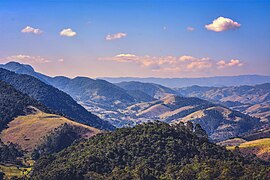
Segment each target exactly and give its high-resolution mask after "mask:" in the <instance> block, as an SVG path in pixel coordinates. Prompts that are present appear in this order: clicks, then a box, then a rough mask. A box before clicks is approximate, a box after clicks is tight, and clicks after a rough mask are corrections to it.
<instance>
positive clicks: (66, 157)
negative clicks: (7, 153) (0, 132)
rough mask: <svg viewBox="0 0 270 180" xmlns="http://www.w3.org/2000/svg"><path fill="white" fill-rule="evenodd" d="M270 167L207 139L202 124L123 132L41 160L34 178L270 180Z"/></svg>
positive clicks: (153, 125) (159, 125)
mask: <svg viewBox="0 0 270 180" xmlns="http://www.w3.org/2000/svg"><path fill="white" fill-rule="evenodd" d="M269 171H270V168H269V166H267V164H266V163H263V162H261V161H259V160H258V159H256V158H253V159H251V158H248V157H243V156H241V155H240V154H237V153H232V152H230V151H228V150H226V149H225V148H223V147H220V146H218V145H215V144H213V143H211V142H209V141H208V140H207V137H206V136H205V132H204V131H203V130H202V129H201V127H200V126H198V125H196V126H195V127H193V126H192V125H190V124H189V125H187V126H185V125H183V124H178V125H173V126H170V125H168V124H166V123H161V122H156V123H148V124H142V125H137V126H136V127H134V128H122V129H117V130H116V131H115V132H112V133H106V134H102V135H99V136H96V137H94V138H91V139H89V140H87V141H85V142H80V143H76V144H74V145H73V146H71V147H69V148H67V149H64V150H63V151H61V152H59V153H57V154H54V155H52V156H47V157H44V158H41V159H39V160H38V161H37V162H36V163H35V164H34V167H33V172H32V174H31V175H32V176H31V179H34V180H35V179H50V180H57V179H147V180H148V179H149V180H154V179H269V178H270V174H269Z"/></svg>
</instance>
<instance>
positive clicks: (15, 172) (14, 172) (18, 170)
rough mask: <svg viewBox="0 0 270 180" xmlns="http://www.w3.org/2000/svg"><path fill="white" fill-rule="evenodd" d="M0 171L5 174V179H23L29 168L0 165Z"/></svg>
mask: <svg viewBox="0 0 270 180" xmlns="http://www.w3.org/2000/svg"><path fill="white" fill-rule="evenodd" d="M0 171H1V172H3V173H5V177H6V178H8V179H10V178H12V177H14V176H17V177H19V178H20V177H25V176H27V175H28V174H29V173H30V171H31V167H19V166H16V165H0Z"/></svg>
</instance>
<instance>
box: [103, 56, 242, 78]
mask: <svg viewBox="0 0 270 180" xmlns="http://www.w3.org/2000/svg"><path fill="white" fill-rule="evenodd" d="M99 60H109V61H116V62H119V63H133V64H137V65H139V66H140V67H142V68H148V69H150V70H152V71H156V72H157V71H158V72H161V71H163V72H170V71H171V72H173V73H175V72H199V71H200V72H201V71H210V70H218V69H220V68H227V67H232V66H237V67H240V66H242V65H243V63H241V62H240V60H234V59H232V60H230V61H229V62H227V63H226V62H225V61H223V60H221V61H215V60H212V59H210V58H209V57H202V58H197V57H193V56H187V55H185V56H148V55H146V56H138V55H135V54H128V53H127V54H118V55H116V56H113V57H103V58H99Z"/></svg>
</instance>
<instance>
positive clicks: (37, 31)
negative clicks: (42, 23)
mask: <svg viewBox="0 0 270 180" xmlns="http://www.w3.org/2000/svg"><path fill="white" fill-rule="evenodd" d="M21 32H22V33H32V34H36V35H39V34H42V33H43V31H42V30H40V29H37V28H33V27H31V26H26V27H25V28H23V29H22V30H21Z"/></svg>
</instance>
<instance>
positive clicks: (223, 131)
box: [124, 95, 260, 141]
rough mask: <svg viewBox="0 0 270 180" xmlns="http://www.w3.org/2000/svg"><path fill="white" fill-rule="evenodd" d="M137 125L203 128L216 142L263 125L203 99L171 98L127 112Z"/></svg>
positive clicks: (127, 110) (141, 104)
mask: <svg viewBox="0 0 270 180" xmlns="http://www.w3.org/2000/svg"><path fill="white" fill-rule="evenodd" d="M124 112H125V113H126V114H129V115H130V117H131V118H132V119H131V118H130V120H133V121H134V122H136V123H138V124H139V123H141V122H148V121H155V120H159V121H164V122H167V123H178V122H185V123H186V122H193V123H195V124H197V123H198V124H200V125H201V126H202V127H203V129H205V130H206V132H207V134H208V135H209V137H210V138H211V139H212V140H214V141H222V140H224V139H228V138H231V137H235V136H238V135H240V134H242V133H245V132H249V131H251V130H253V129H254V128H256V127H257V126H259V125H260V121H259V119H257V118H253V117H250V116H248V115H245V114H242V113H240V112H237V111H233V110H230V109H228V108H226V107H223V106H220V105H217V104H213V103H210V102H209V101H206V100H202V99H199V98H187V97H180V96H176V95H168V96H166V97H164V98H162V99H159V100H155V101H152V102H145V103H138V104H135V105H132V106H130V107H128V108H127V109H126V110H125V111H124Z"/></svg>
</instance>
